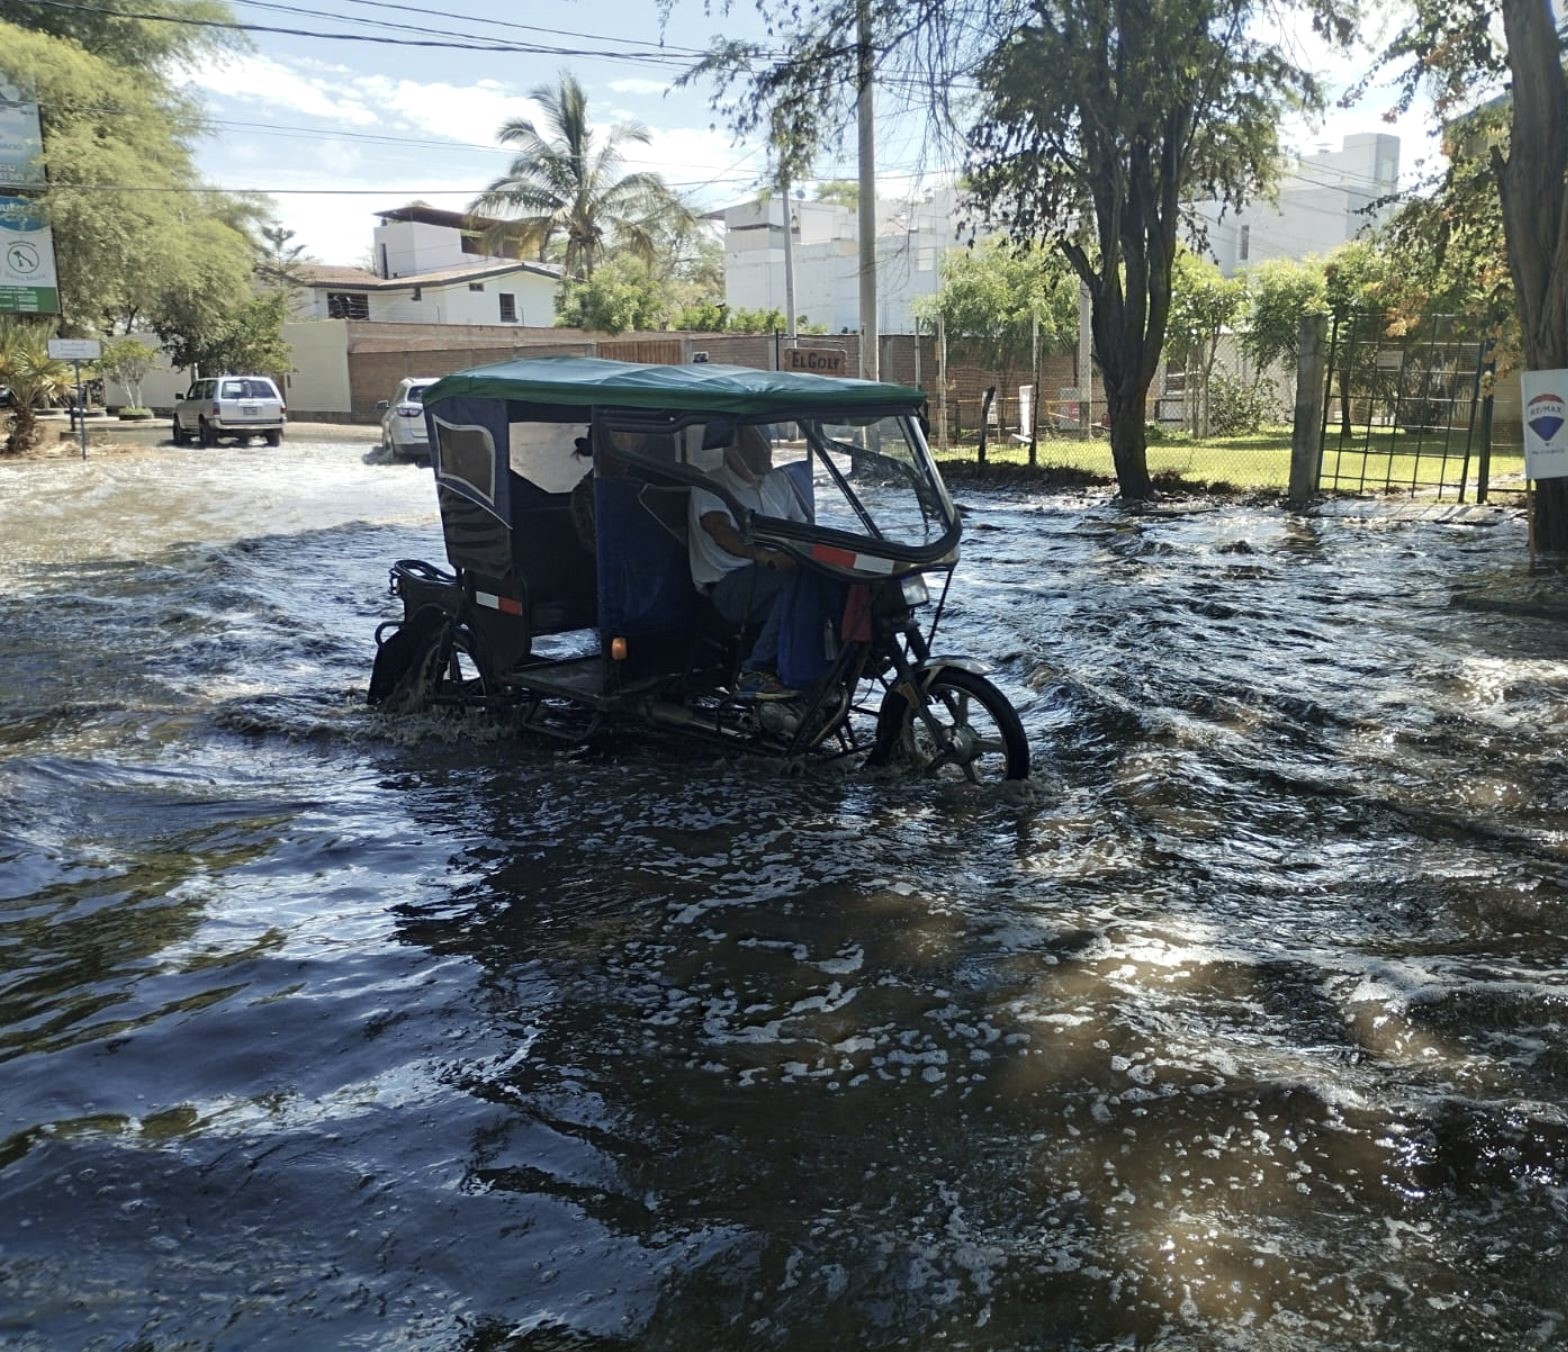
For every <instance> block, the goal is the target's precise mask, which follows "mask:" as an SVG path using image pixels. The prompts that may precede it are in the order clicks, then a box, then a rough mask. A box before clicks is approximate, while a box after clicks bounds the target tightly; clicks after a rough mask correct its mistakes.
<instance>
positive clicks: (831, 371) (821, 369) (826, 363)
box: [784, 347, 844, 376]
mask: <svg viewBox="0 0 1568 1352" xmlns="http://www.w3.org/2000/svg"><path fill="white" fill-rule="evenodd" d="M784 369H785V370H786V371H810V372H811V373H812V374H813V375H818V376H841V375H843V374H844V354H843V353H842V352H840V351H839V350H838V349H837V348H836V347H792V348H789V349H788V350H787V351H786V352H785V353H784Z"/></svg>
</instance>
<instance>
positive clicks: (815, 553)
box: [811, 545, 855, 568]
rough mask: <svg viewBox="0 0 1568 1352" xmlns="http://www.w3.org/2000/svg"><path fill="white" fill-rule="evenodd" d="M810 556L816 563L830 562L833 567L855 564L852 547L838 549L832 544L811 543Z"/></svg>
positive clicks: (852, 565)
mask: <svg viewBox="0 0 1568 1352" xmlns="http://www.w3.org/2000/svg"><path fill="white" fill-rule="evenodd" d="M811 557H812V558H814V559H815V560H816V561H817V562H818V563H828V564H832V565H833V567H835V568H853V567H854V566H855V551H854V550H853V549H839V548H837V547H836V546H834V545H812V546H811Z"/></svg>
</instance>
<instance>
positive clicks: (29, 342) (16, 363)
mask: <svg viewBox="0 0 1568 1352" xmlns="http://www.w3.org/2000/svg"><path fill="white" fill-rule="evenodd" d="M0 385H4V386H6V387H7V388H8V389H9V390H10V402H11V416H10V418H9V420H8V421H9V425H10V436H9V437H8V438H7V439H6V445H5V449H6V451H7V452H8V453H11V454H19V453H21V452H23V451H30V450H32V449H33V447H34V446H35V445H36V444H37V442H38V417H37V406H38V405H39V404H48V402H49V401H50V400H51V399H55V398H58V397H59V396H60V395H62V394H64V393H65V392H66V390H68V389H69V388H70V386H71V368H70V367H69V366H67V365H66V364H65V363H64V362H63V361H57V360H56V359H55V358H53V357H51V356H50V355H49V329H48V327H46V326H45V325H43V324H39V323H30V322H28V321H27V320H25V319H19V318H13V317H11V316H9V315H0Z"/></svg>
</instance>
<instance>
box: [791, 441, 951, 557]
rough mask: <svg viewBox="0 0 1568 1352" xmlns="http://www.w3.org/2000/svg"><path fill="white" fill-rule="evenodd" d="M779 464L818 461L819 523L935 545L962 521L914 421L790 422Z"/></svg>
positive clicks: (897, 541) (815, 519) (814, 476)
mask: <svg viewBox="0 0 1568 1352" xmlns="http://www.w3.org/2000/svg"><path fill="white" fill-rule="evenodd" d="M776 430H777V432H778V433H780V434H782V435H781V436H780V439H779V440H778V441H776V442H775V448H776V455H775V460H776V461H783V460H787V459H793V458H796V457H803V458H809V459H810V461H811V483H812V497H813V512H812V524H813V525H815V526H816V527H818V528H819V529H827V530H837V531H843V532H845V533H846V534H849V535H857V536H860V537H862V538H866V537H869V538H871V539H880V540H886V541H887V542H888V543H890V544H894V545H900V546H904V547H920V546H924V545H933V544H936V543H937V542H938V541H939V540H941V539H942V538H943V537H944V536H945V535H946V534H947V532H948V531H949V530H950V529H951V527H952V524H953V522H954V520H955V518H956V516H957V512H956V510H955V508H954V507H953V502H952V499H951V498H949V497H948V495H947V490H946V489H945V488H944V487H943V485H942V480H941V477H940V476H939V475H938V474H937V473H936V468H935V466H934V465H933V464H932V462H931V457H930V453H929V452H928V451H927V450H926V447H925V444H924V442H923V441H921V440H920V439H919V438H920V433H919V431H918V430H917V429H916V428H915V426H914V424H913V421H912V420H911V419H908V418H897V417H879V418H863V419H856V420H853V421H843V420H838V421H830V420H827V419H819V420H813V421H802V422H799V423H795V424H789V423H786V424H783V425H782V426H780V427H778V428H777V429H776Z"/></svg>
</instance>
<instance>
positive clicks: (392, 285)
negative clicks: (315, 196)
mask: <svg viewBox="0 0 1568 1352" xmlns="http://www.w3.org/2000/svg"><path fill="white" fill-rule="evenodd" d="M376 215H377V217H378V218H379V219H380V221H381V224H380V225H378V226H377V227H376V229H375V234H374V238H373V244H372V252H373V255H374V258H375V263H376V270H375V271H374V272H372V271H369V270H368V269H365V268H351V267H333V266H329V265H322V264H315V263H306V264H300V265H299V266H298V267H296V268H295V269H294V271H295V272H296V273H297V274H298V276H299V277H300V279H301V281H302V283H303V285H302V286H301V291H302V293H303V296H302V299H301V303H300V305H299V307H298V309H297V310H296V315H297V317H298V318H300V319H367V320H376V321H380V322H383V323H392V324H526V325H537V326H545V327H548V326H549V325H551V324H553V323H554V322H555V297H556V293H557V292H558V291H559V289H560V285H561V270H560V268H558V267H556V266H554V265H553V264H548V263H536V262H532V261H530V260H527V259H520V258H516V257H506V256H502V255H500V254H496V253H491V252H487V251H486V248H487V246H486V245H485V242H484V233H485V230H486V229H487V228H488V227H489V226H491V225H493V224H495V222H493V221H489V220H484V219H480V218H476V217H471V216H467V215H465V214H463V213H462V212H457V211H441V210H439V209H437V208H435V207H427V206H424V205H422V204H419V203H415V204H414V205H412V206H406V207H397V208H395V209H394V210H391V211H381V212H377V213H376Z"/></svg>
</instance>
